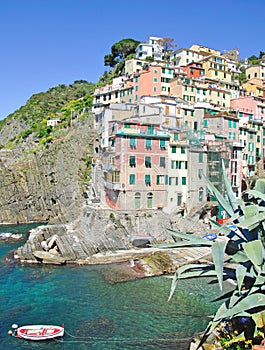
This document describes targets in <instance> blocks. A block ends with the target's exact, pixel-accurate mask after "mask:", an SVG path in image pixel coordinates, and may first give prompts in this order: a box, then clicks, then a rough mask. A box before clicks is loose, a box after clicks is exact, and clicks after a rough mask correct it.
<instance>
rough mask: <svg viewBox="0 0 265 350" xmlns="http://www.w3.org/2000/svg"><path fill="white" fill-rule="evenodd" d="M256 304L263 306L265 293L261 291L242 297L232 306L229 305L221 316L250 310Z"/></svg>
mask: <svg viewBox="0 0 265 350" xmlns="http://www.w3.org/2000/svg"><path fill="white" fill-rule="evenodd" d="M258 306H261V307H264V306H265V295H264V294H261V293H255V294H251V295H248V296H246V297H245V298H242V299H241V300H240V301H239V302H238V303H237V304H235V305H234V306H233V307H231V308H230V307H229V308H228V310H227V311H226V312H225V313H224V314H223V315H222V318H230V317H234V316H236V315H238V314H239V313H242V312H244V311H248V310H251V309H253V308H256V307H258Z"/></svg>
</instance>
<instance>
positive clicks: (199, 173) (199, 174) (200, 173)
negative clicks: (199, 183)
mask: <svg viewBox="0 0 265 350" xmlns="http://www.w3.org/2000/svg"><path fill="white" fill-rule="evenodd" d="M202 174H203V170H202V169H199V171H198V177H199V179H201V178H202Z"/></svg>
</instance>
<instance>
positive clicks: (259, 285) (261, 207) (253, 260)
mask: <svg viewBox="0 0 265 350" xmlns="http://www.w3.org/2000/svg"><path fill="white" fill-rule="evenodd" d="M222 170H223V176H224V182H225V188H226V197H224V196H222V195H221V193H220V192H219V191H218V190H217V189H216V187H215V186H213V184H212V183H211V182H210V181H209V180H208V179H207V178H206V177H205V176H204V175H203V177H204V179H205V181H206V184H207V187H208V190H209V192H210V193H211V194H212V195H214V196H215V198H216V199H217V201H218V202H219V204H220V205H221V206H222V208H223V209H224V211H225V212H226V213H227V214H228V216H229V219H228V221H226V223H225V224H223V225H221V224H219V223H218V222H216V221H213V220H211V224H212V227H213V228H214V229H215V230H216V234H217V239H216V240H214V241H209V240H206V239H205V238H202V237H198V236H196V235H190V234H185V233H182V232H175V231H172V230H168V232H169V233H170V234H171V235H173V236H174V237H176V238H178V239H179V238H180V239H181V240H178V241H176V242H174V243H171V244H167V245H162V246H163V247H165V248H166V247H183V246H193V247H196V246H209V247H211V250H212V259H213V265H207V264H206V265H203V264H192V265H185V266H182V267H180V268H179V269H178V270H177V271H176V273H175V275H174V276H173V280H172V284H171V290H170V295H169V300H170V299H171V297H172V295H173V294H174V291H175V290H176V287H177V283H178V280H179V279H182V278H190V277H204V276H216V277H217V280H218V282H219V286H220V289H221V290H222V286H223V281H224V279H225V278H226V277H229V278H233V279H234V281H235V288H234V290H232V291H230V292H229V293H225V294H223V295H222V296H220V298H218V299H216V300H224V302H223V304H221V306H220V307H219V309H218V310H217V312H216V314H215V315H214V317H213V320H212V321H211V322H210V323H209V325H208V327H207V329H206V331H205V333H204V336H203V337H202V340H201V343H200V344H199V345H198V348H199V347H200V346H201V345H202V344H203V343H204V342H205V340H206V339H207V337H208V335H209V334H211V333H212V331H213V330H214V329H215V328H216V327H217V326H218V325H219V324H220V323H221V322H223V321H227V320H229V319H233V318H235V317H251V318H252V319H253V320H254V321H255V323H256V327H257V328H258V327H261V326H262V327H263V326H264V324H265V317H264V316H265V311H264V310H265V249H264V242H265V194H264V193H265V180H264V179H259V180H257V182H256V185H255V188H254V189H253V190H250V191H249V192H248V193H247V199H245V200H243V199H237V198H236V197H235V194H234V192H233V190H232V187H231V184H230V182H229V180H228V177H227V174H226V170H225V167H224V163H222ZM230 263H231V264H233V265H230ZM260 321H261V322H260ZM263 332H264V329H263Z"/></svg>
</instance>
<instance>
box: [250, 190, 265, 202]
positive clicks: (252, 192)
mask: <svg viewBox="0 0 265 350" xmlns="http://www.w3.org/2000/svg"><path fill="white" fill-rule="evenodd" d="M248 193H249V194H250V195H252V196H253V197H254V198H259V199H261V200H263V201H265V194H263V193H261V192H260V191H257V190H250V191H248Z"/></svg>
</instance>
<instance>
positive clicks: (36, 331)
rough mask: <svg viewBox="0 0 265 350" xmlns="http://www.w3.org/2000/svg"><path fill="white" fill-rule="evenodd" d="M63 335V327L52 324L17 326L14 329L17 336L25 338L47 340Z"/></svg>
mask: <svg viewBox="0 0 265 350" xmlns="http://www.w3.org/2000/svg"><path fill="white" fill-rule="evenodd" d="M63 335H64V327H60V326H52V325H28V326H22V327H19V328H18V329H17V331H16V337H17V338H23V339H27V340H36V341H41V340H47V339H53V338H57V337H62V336H63Z"/></svg>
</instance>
